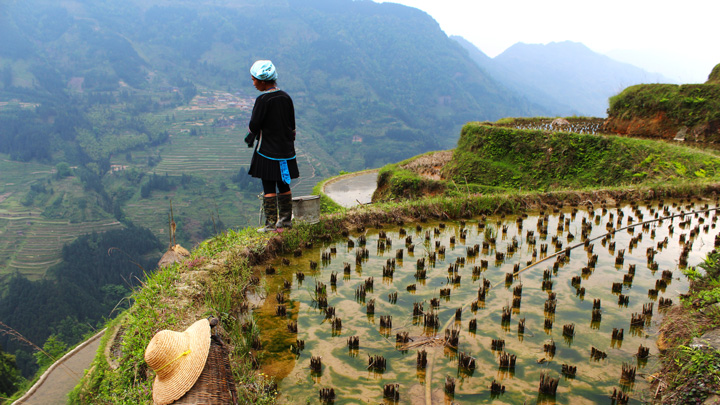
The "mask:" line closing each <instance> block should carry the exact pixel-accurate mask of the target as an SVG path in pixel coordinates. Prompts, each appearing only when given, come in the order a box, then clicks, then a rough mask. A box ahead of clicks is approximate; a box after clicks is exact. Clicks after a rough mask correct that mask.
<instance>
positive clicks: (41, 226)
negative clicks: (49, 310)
mask: <svg viewBox="0 0 720 405" xmlns="http://www.w3.org/2000/svg"><path fill="white" fill-rule="evenodd" d="M119 228H122V224H121V223H120V222H118V221H116V220H114V219H109V220H103V221H92V222H83V223H76V224H73V223H70V222H69V221H62V220H46V219H42V218H39V217H37V216H34V217H32V216H27V217H14V218H0V279H2V278H4V277H6V276H8V275H11V274H13V273H15V272H18V273H20V274H21V275H23V276H25V277H27V278H28V279H30V280H37V279H39V278H42V277H43V276H44V275H45V272H46V271H47V269H49V268H50V267H52V266H54V265H56V264H58V263H60V262H61V261H62V257H61V251H62V247H63V245H65V244H66V243H69V242H72V241H73V240H75V238H77V237H78V236H80V235H84V234H88V233H93V232H105V231H108V230H111V229H119Z"/></svg>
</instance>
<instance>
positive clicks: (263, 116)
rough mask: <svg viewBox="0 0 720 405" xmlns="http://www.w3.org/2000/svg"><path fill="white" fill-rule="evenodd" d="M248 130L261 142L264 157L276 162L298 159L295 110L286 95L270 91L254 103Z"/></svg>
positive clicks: (277, 91) (281, 92) (261, 151)
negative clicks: (296, 156) (296, 155)
mask: <svg viewBox="0 0 720 405" xmlns="http://www.w3.org/2000/svg"><path fill="white" fill-rule="evenodd" d="M249 129H250V132H251V133H252V134H254V135H255V136H256V137H259V138H260V150H259V152H260V153H262V154H263V155H265V156H267V157H271V158H275V159H288V158H291V157H293V156H295V107H294V106H293V102H292V99H291V98H290V96H289V95H288V94H287V93H285V92H284V91H282V90H276V91H270V92H267V93H263V94H261V95H259V96H258V98H257V99H255V106H254V107H253V111H252V116H251V117H250V125H249Z"/></svg>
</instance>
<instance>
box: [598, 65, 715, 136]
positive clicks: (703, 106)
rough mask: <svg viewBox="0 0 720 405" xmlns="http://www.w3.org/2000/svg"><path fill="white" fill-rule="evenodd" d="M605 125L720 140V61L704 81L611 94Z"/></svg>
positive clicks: (646, 133) (640, 133) (638, 132)
mask: <svg viewBox="0 0 720 405" xmlns="http://www.w3.org/2000/svg"><path fill="white" fill-rule="evenodd" d="M608 118H609V119H608V121H607V123H606V129H608V130H610V131H612V132H617V133H622V134H629V135H634V136H643V137H660V138H664V139H673V138H674V137H676V136H681V137H684V139H687V140H690V141H698V142H718V141H720V65H717V66H715V68H714V69H713V71H712V72H711V73H710V76H709V77H708V80H707V82H705V83H704V84H683V85H677V84H641V85H636V86H630V87H628V88H626V89H625V90H623V91H622V92H620V93H619V94H617V95H615V96H613V97H611V98H610V108H609V109H608Z"/></svg>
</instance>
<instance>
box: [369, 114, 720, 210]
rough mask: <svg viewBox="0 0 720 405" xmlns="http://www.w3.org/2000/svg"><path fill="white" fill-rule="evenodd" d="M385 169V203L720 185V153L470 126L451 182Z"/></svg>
mask: <svg viewBox="0 0 720 405" xmlns="http://www.w3.org/2000/svg"><path fill="white" fill-rule="evenodd" d="M402 166H403V162H401V163H398V164H394V165H388V166H386V167H385V168H383V169H382V170H381V171H380V175H379V178H378V187H379V188H381V191H382V192H383V196H384V197H383V198H384V200H388V199H392V198H416V197H418V196H422V195H424V194H427V193H429V194H433V195H438V194H444V195H447V196H452V195H461V194H474V193H483V194H485V193H497V192H508V191H511V190H516V191H527V190H534V191H552V190H572V189H592V188H600V187H603V188H605V187H624V186H637V185H648V186H649V185H661V184H667V183H672V184H680V183H686V182H689V183H704V182H714V181H718V180H720V156H718V155H717V154H715V153H712V152H707V151H702V150H698V149H694V148H689V147H684V146H681V145H673V144H668V143H665V142H662V141H652V140H643V139H633V138H626V137H619V136H606V135H590V134H574V133H566V132H550V131H541V130H523V129H515V128H510V127H498V126H493V125H486V124H483V123H469V124H467V125H465V127H464V128H463V131H462V134H461V137H460V140H459V141H458V147H457V148H456V149H455V150H454V152H453V157H452V160H451V161H450V162H449V163H448V164H447V165H445V167H444V172H443V177H444V180H430V179H427V178H423V177H421V176H419V175H418V174H416V173H414V172H412V171H409V170H406V169H403V168H402Z"/></svg>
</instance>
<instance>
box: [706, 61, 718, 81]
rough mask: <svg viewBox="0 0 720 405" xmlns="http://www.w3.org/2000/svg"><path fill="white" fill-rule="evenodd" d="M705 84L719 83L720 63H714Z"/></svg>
mask: <svg viewBox="0 0 720 405" xmlns="http://www.w3.org/2000/svg"><path fill="white" fill-rule="evenodd" d="M705 84H720V63H718V64H717V65H715V67H714V68H713V70H712V72H710V75H709V76H708V80H707V82H705Z"/></svg>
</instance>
